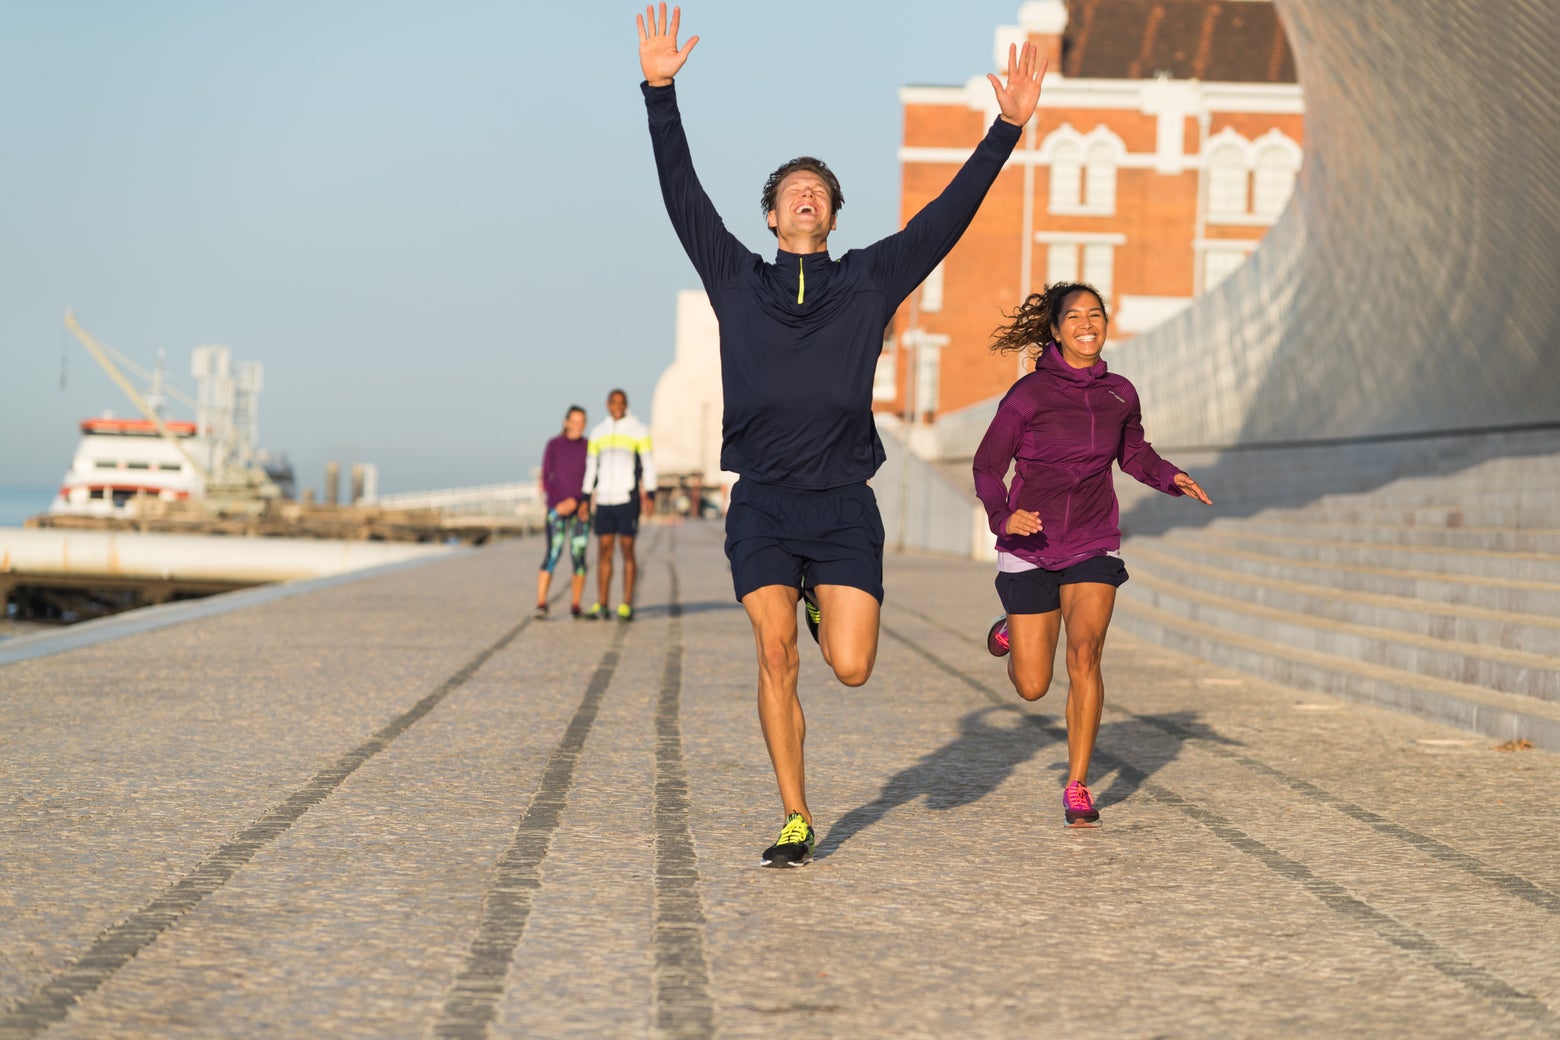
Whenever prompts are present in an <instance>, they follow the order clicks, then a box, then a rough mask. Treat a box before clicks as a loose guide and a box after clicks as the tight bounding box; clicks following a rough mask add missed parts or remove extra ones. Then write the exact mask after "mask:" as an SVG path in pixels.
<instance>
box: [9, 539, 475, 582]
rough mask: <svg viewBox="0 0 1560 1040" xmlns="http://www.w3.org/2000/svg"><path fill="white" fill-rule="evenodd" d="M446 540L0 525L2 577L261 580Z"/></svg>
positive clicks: (334, 570)
mask: <svg viewBox="0 0 1560 1040" xmlns="http://www.w3.org/2000/svg"><path fill="white" fill-rule="evenodd" d="M451 551H452V550H451V549H450V548H449V547H448V546H444V545H420V544H413V543H407V542H364V541H331V540H322V539H314V538H229V537H221V536H212V535H179V534H142V533H138V532H137V533H131V532H123V531H57V530H30V529H24V528H0V576H3V577H4V578H6V579H7V580H9V581H10V582H11V583H12V584H20V583H22V582H24V581H26V580H27V579H33V580H35V581H41V580H46V579H59V578H68V579H71V580H72V581H76V582H79V581H81V580H86V579H92V578H97V577H104V578H113V579H115V580H118V581H137V580H147V581H183V582H218V583H226V584H233V585H261V584H266V583H268V582H276V581H292V580H295V579H298V578H317V577H322V576H325V575H330V574H341V573H344V572H346V571H353V570H361V569H362V568H365V567H377V566H381V565H384V564H388V563H397V562H400V561H403V560H411V559H417V558H420V557H425V556H431V555H442V554H445V553H448V552H451Z"/></svg>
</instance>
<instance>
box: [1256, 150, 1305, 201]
mask: <svg viewBox="0 0 1560 1040" xmlns="http://www.w3.org/2000/svg"><path fill="white" fill-rule="evenodd" d="M1294 190H1295V155H1294V153H1293V152H1291V151H1290V150H1289V149H1288V148H1285V147H1283V146H1282V145H1268V146H1266V147H1265V148H1263V149H1262V150H1261V151H1259V152H1257V159H1256V170H1255V174H1254V176H1253V177H1252V188H1251V195H1252V198H1251V211H1252V212H1253V213H1255V214H1256V215H1257V216H1259V217H1271V218H1276V217H1277V216H1278V215H1279V214H1280V213H1282V212H1283V211H1284V207H1285V206H1286V205H1288V204H1289V196H1290V194H1291V193H1292V192H1293V191H1294Z"/></svg>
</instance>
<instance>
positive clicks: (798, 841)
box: [763, 812, 818, 867]
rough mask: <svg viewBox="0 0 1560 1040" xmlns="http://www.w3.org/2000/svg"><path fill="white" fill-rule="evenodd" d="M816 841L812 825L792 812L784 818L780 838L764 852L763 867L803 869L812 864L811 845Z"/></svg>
mask: <svg viewBox="0 0 1560 1040" xmlns="http://www.w3.org/2000/svg"><path fill="white" fill-rule="evenodd" d="M817 841H818V836H817V835H816V834H814V833H813V829H812V824H810V823H808V822H807V819H806V818H805V817H804V816H802V814H801V813H799V812H794V813H792V814H791V815H789V816H787V817H786V818H785V826H784V827H782V828H781V829H780V837H778V838H776V839H775V843H774V844H773V845H771V846H769V848H767V849H765V850H764V859H763V865H764V866H766V867H805V866H806V865H807V864H809V863H811V862H812V852H813V845H814V844H816V843H817Z"/></svg>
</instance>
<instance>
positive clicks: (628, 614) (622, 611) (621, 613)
mask: <svg viewBox="0 0 1560 1040" xmlns="http://www.w3.org/2000/svg"><path fill="white" fill-rule="evenodd" d="M617 614H618V620H619V621H632V620H634V608H633V607H631V606H629V605H628V604H627V603H619V604H618V611H617Z"/></svg>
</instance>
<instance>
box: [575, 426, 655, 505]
mask: <svg viewBox="0 0 1560 1040" xmlns="http://www.w3.org/2000/svg"><path fill="white" fill-rule="evenodd" d="M636 463H637V465H636ZM636 470H637V471H638V472H637V476H638V480H637V481H636V479H635V477H636ZM635 483H638V484H640V485H641V486H642V488H643V490H645V491H648V492H652V493H653V492H654V491H655V456H654V455H652V454H651V451H650V428H649V427H648V426H646V425H645V424H644V423H642V422H640V421H639V419H638V418H637V417H635V416H633V415H624V416H623V418H621V419H614V418H612V417H611V416H608V417H607V418H605V419H603V420H601V422H599V423H597V424H596V426H595V429H593V430H591V431H590V441H589V443H588V444H587V446H586V448H585V494H587V495H589V496H590V499H591V502H592V504H593V505H595V506H598V507H599V506H619V505H623V504H624V503H625V502H632V501H635V499H634V485H635Z"/></svg>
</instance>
